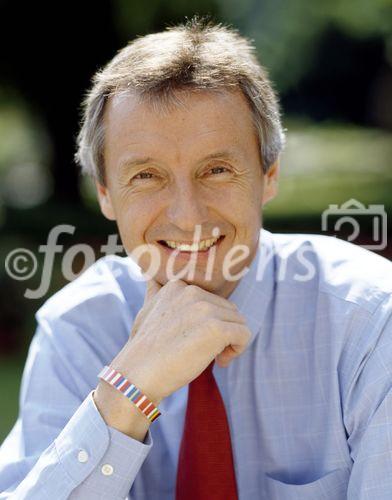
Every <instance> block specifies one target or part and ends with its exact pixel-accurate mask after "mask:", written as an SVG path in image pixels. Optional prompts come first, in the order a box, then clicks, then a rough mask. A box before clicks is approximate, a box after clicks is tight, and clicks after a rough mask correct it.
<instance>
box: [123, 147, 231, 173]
mask: <svg viewBox="0 0 392 500" xmlns="http://www.w3.org/2000/svg"><path fill="white" fill-rule="evenodd" d="M217 159H226V160H237V161H238V156H237V155H236V154H234V152H232V151H229V150H224V151H217V152H216V153H211V154H209V155H207V156H205V157H204V158H202V159H201V160H199V161H198V163H202V162H205V161H207V160H217ZM154 162H156V159H154V158H152V157H151V156H145V157H141V158H135V159H134V160H129V159H128V160H124V161H123V162H121V164H120V167H119V168H120V171H121V172H123V171H124V170H125V169H127V171H129V170H132V169H134V168H135V167H138V166H140V165H146V164H147V163H154Z"/></svg>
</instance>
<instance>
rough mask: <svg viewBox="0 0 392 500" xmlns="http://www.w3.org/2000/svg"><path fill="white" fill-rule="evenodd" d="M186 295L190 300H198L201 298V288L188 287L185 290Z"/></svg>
mask: <svg viewBox="0 0 392 500" xmlns="http://www.w3.org/2000/svg"><path fill="white" fill-rule="evenodd" d="M185 293H186V294H187V295H188V297H190V298H196V297H199V294H200V290H199V287H197V286H196V285H188V286H187V287H186V288H185Z"/></svg>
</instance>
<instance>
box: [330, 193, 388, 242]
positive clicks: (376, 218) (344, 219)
mask: <svg viewBox="0 0 392 500" xmlns="http://www.w3.org/2000/svg"><path fill="white" fill-rule="evenodd" d="M331 219H333V222H334V224H333V230H334V231H335V232H337V233H338V232H339V231H340V230H341V228H342V226H343V225H344V224H349V225H351V226H352V229H353V230H352V233H351V234H350V235H349V236H348V238H347V239H348V241H350V242H352V243H355V242H356V240H358V239H359V237H360V236H361V227H364V226H366V227H367V228H369V227H370V228H371V233H372V242H373V243H370V244H366V245H362V244H361V245H360V246H362V247H364V248H367V249H368V250H384V249H385V248H386V246H387V213H386V211H385V208H384V205H369V206H368V207H365V205H364V204H363V203H360V202H359V201H358V200H356V199H354V198H351V199H350V200H348V201H346V202H345V203H342V204H341V205H340V207H339V206H338V205H329V207H328V208H327V209H326V210H324V211H323V213H322V215H321V230H322V231H328V230H330V227H328V223H329V221H331Z"/></svg>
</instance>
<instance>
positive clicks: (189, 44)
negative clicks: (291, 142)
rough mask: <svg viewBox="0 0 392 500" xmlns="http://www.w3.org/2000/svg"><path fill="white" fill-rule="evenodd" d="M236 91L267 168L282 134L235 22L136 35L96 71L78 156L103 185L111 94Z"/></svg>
mask: <svg viewBox="0 0 392 500" xmlns="http://www.w3.org/2000/svg"><path fill="white" fill-rule="evenodd" d="M236 89H240V90H241V91H242V92H243V94H244V96H245V97H246V99H247V101H248V104H249V106H250V110H251V112H252V117H253V122H254V125H255V129H256V132H257V136H258V141H259V145H260V156H261V163H262V168H263V172H264V173H267V172H268V170H269V168H270V167H271V165H273V163H274V162H275V161H276V160H277V158H278V155H279V153H280V152H281V150H282V149H283V146H284V139H285V137H284V132H283V129H282V124H281V121H280V113H279V106H278V100H277V96H276V94H275V92H274V90H273V88H272V86H271V83H270V81H269V80H268V76H267V73H266V70H265V69H264V68H263V67H262V66H261V64H260V63H259V61H258V60H257V57H256V55H255V47H254V45H253V44H252V43H251V41H250V40H248V39H246V38H244V37H243V36H241V35H239V34H238V32H237V31H236V30H234V29H233V28H230V27H227V26H223V25H221V24H212V23H210V22H206V21H203V20H199V19H195V18H194V19H192V20H191V21H188V22H187V23H185V24H181V25H178V26H174V27H169V28H167V29H166V30H165V31H162V32H160V33H154V34H149V35H146V36H142V37H138V38H136V39H135V40H133V41H132V42H130V43H129V44H128V45H127V46H126V47H124V48H123V49H122V50H120V51H119V52H118V53H117V54H116V56H115V57H114V58H113V59H112V60H111V61H110V62H109V63H108V64H107V65H106V66H105V67H104V68H103V69H102V70H100V71H98V72H97V73H96V74H95V75H94V77H93V80H92V87H91V89H90V91H89V92H88V94H87V96H86V98H85V100H84V102H83V118H82V125H81V129H80V132H79V135H78V139H77V145H78V149H77V153H76V155H75V158H76V161H77V163H78V164H79V165H80V166H81V169H82V173H83V174H87V175H90V176H92V177H93V178H94V179H96V180H98V181H99V182H100V183H101V184H103V185H105V166H104V138H105V137H104V133H105V130H104V111H105V104H106V102H107V100H108V99H109V98H110V97H113V96H117V95H119V94H122V93H124V92H130V91H131V92H136V93H137V94H138V95H139V96H140V97H141V98H142V99H148V100H154V101H155V102H157V100H158V102H161V103H162V104H163V103H164V102H170V101H171V102H173V97H174V93H175V91H177V90H179V91H181V90H182V91H187V90H189V91H199V90H211V91H218V92H219V91H225V90H236ZM174 100H175V99H174Z"/></svg>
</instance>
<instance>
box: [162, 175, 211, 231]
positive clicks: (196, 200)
mask: <svg viewBox="0 0 392 500" xmlns="http://www.w3.org/2000/svg"><path fill="white" fill-rule="evenodd" d="M167 217H168V219H169V220H170V222H171V223H172V224H175V225H176V226H177V227H178V228H179V229H180V230H181V231H182V233H183V234H185V233H188V234H189V235H193V232H194V230H195V226H196V225H197V224H200V225H203V224H204V223H205V222H207V219H208V209H207V206H206V205H205V203H204V202H203V198H202V196H201V193H200V192H198V190H197V186H194V185H193V184H192V183H191V182H189V183H186V185H184V184H182V185H180V186H177V187H176V188H175V189H174V190H173V192H172V193H171V200H170V204H169V206H168V209H167Z"/></svg>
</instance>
